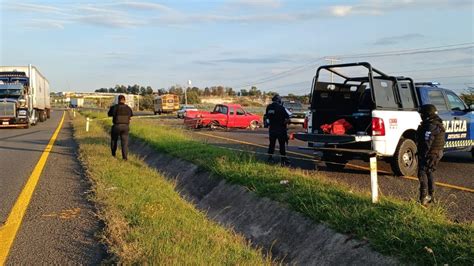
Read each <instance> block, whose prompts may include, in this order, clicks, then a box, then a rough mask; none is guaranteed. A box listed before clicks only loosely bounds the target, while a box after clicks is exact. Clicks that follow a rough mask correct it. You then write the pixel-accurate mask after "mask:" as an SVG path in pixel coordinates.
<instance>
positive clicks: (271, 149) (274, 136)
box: [268, 133, 288, 156]
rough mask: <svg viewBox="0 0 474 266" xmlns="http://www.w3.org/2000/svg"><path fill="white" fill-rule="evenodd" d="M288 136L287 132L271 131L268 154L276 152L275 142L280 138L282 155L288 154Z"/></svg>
mask: <svg viewBox="0 0 474 266" xmlns="http://www.w3.org/2000/svg"><path fill="white" fill-rule="evenodd" d="M287 139H288V137H287V135H286V133H281V134H271V133H270V146H268V154H269V155H273V153H274V152H275V144H276V141H277V140H278V144H279V145H280V154H281V156H286V141H287Z"/></svg>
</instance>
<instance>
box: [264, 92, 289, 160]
mask: <svg viewBox="0 0 474 266" xmlns="http://www.w3.org/2000/svg"><path fill="white" fill-rule="evenodd" d="M264 119H265V121H264V123H265V124H266V125H268V128H269V129H268V133H269V138H270V145H269V147H268V162H271V163H272V162H274V160H273V153H274V152H275V144H276V141H277V140H278V144H279V148H280V155H281V165H282V166H288V165H290V161H289V160H288V158H287V157H286V142H287V141H288V129H287V125H288V123H289V122H290V115H289V114H288V112H287V111H286V109H285V107H283V105H282V103H281V97H280V96H279V95H278V94H277V95H275V96H273V98H272V103H271V104H269V105H268V106H267V109H266V111H265V116H264Z"/></svg>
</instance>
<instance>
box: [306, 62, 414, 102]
mask: <svg viewBox="0 0 474 266" xmlns="http://www.w3.org/2000/svg"><path fill="white" fill-rule="evenodd" d="M323 70H325V71H328V72H329V73H330V74H331V81H330V82H322V81H321V78H322V75H321V74H322V72H323ZM344 70H348V71H346V72H347V73H345V72H343V71H344ZM333 75H335V76H336V79H337V80H336V81H334V78H333ZM394 87H400V88H396V89H395V90H394V91H393V94H390V93H389V94H387V90H392V89H393V88H394ZM408 87H409V88H408ZM369 88H373V89H371V90H370V94H369V95H365V96H364V97H362V98H361V99H359V98H358V99H355V98H354V101H359V100H360V101H364V102H365V104H368V105H370V104H371V103H375V104H377V108H384V109H407V108H411V109H415V108H416V107H418V99H417V95H416V93H412V92H413V91H414V82H413V80H412V79H411V78H408V77H400V76H398V77H396V76H390V75H388V74H385V73H384V72H382V71H380V70H378V69H376V68H374V67H372V66H371V65H370V63H367V62H357V63H347V64H337V65H325V66H320V67H319V68H318V70H317V71H316V76H315V77H314V80H313V86H312V92H311V103H312V105H313V104H314V102H313V101H314V97H313V96H314V92H315V91H327V90H330V91H334V92H340V93H355V94H364V93H366V94H367V93H368V91H367V92H366V89H369ZM401 88H408V89H409V90H410V91H411V92H409V90H402V89H401ZM404 93H407V94H412V95H403V94H404ZM356 96H359V95H356ZM369 96H370V98H368V97H369ZM407 96H408V97H407ZM344 97H348V96H347V95H345V96H344ZM404 99H406V100H408V101H411V102H410V103H404V102H403V100H404ZM361 104H363V103H361ZM365 107H370V106H365Z"/></svg>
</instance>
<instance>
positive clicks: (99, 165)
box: [73, 116, 270, 265]
mask: <svg viewBox="0 0 474 266" xmlns="http://www.w3.org/2000/svg"><path fill="white" fill-rule="evenodd" d="M73 123H74V128H75V134H74V137H75V138H76V140H77V141H78V143H79V147H80V157H81V160H82V161H83V163H84V165H85V167H86V170H87V174H88V175H89V177H90V178H91V179H92V180H93V183H94V192H95V196H94V197H95V198H94V200H95V202H97V203H98V205H99V207H100V208H99V209H100V217H101V218H102V219H103V220H104V222H105V230H104V234H103V237H104V241H105V242H106V244H107V246H108V248H109V251H110V252H111V253H112V254H113V255H114V258H113V260H114V261H115V262H118V263H124V264H132V263H139V264H142V263H147V262H148V263H150V262H151V263H156V262H159V263H160V264H186V265H189V264H193V265H195V264H197V265H220V264H246V265H261V264H270V261H269V259H265V258H263V256H262V254H261V252H260V251H259V250H255V249H253V248H251V247H250V245H249V244H248V243H247V242H246V241H245V239H244V238H243V237H241V236H238V235H237V234H235V233H233V232H231V231H229V230H226V229H224V228H223V227H221V226H219V225H217V224H216V223H214V222H212V221H210V220H208V219H207V218H206V216H205V215H204V214H203V213H201V212H199V211H198V210H196V209H195V208H194V207H193V205H192V204H190V203H188V202H186V201H185V200H183V199H182V198H181V197H180V196H179V195H178V193H177V192H176V191H175V190H174V185H173V183H171V182H170V181H168V180H166V179H165V178H164V177H163V176H161V175H160V174H159V173H157V172H156V171H154V170H152V169H150V168H148V167H147V166H146V165H145V164H144V162H142V161H140V160H139V159H137V158H136V157H134V156H130V158H129V161H127V162H125V161H122V160H120V159H113V158H112V157H111V156H110V150H109V136H108V134H106V132H105V131H104V129H103V128H102V127H99V126H91V127H90V131H89V132H85V123H84V118H83V117H80V116H78V117H77V118H76V119H75V120H74V122H73Z"/></svg>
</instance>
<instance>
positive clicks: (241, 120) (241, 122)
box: [234, 108, 249, 128]
mask: <svg viewBox="0 0 474 266" xmlns="http://www.w3.org/2000/svg"><path fill="white" fill-rule="evenodd" d="M234 120H235V127H241V128H244V127H247V126H248V124H249V121H247V120H248V118H247V116H246V113H245V111H244V109H242V108H236V109H235V119H234Z"/></svg>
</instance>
